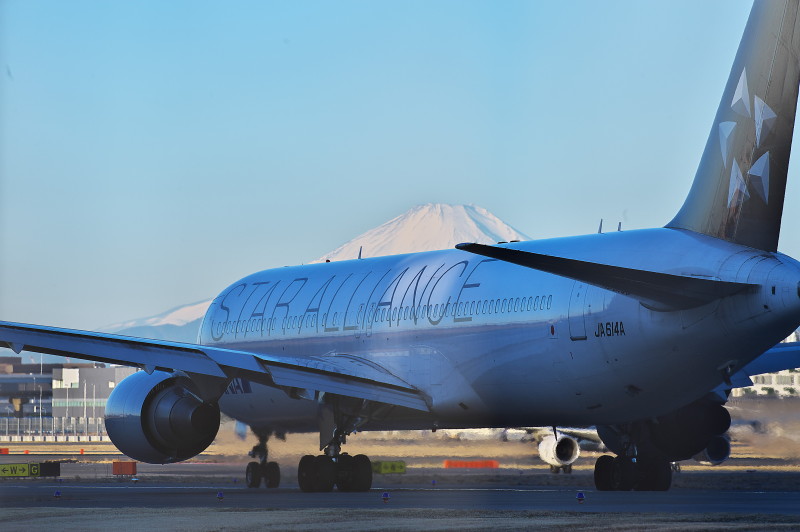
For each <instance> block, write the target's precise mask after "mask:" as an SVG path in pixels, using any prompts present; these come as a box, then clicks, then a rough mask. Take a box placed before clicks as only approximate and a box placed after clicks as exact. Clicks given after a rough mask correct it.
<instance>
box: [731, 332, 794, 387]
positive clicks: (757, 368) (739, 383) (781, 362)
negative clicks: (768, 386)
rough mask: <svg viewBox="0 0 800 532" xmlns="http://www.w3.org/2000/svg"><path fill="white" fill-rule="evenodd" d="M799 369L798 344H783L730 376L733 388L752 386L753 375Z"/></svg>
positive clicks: (769, 350)
mask: <svg viewBox="0 0 800 532" xmlns="http://www.w3.org/2000/svg"><path fill="white" fill-rule="evenodd" d="M795 368H800V342H783V343H780V344H778V345H776V346H775V347H772V348H770V349H768V350H767V351H765V352H764V353H763V354H762V355H761V356H759V357H758V358H757V359H755V360H754V361H752V362H750V363H749V364H748V365H746V366H745V367H743V368H742V369H741V370H739V371H737V372H736V373H734V374H733V375H732V376H731V383H732V384H733V387H734V388H745V387H747V386H752V385H753V381H752V380H751V379H750V377H752V376H753V375H761V374H762V373H775V372H776V371H782V370H784V369H795Z"/></svg>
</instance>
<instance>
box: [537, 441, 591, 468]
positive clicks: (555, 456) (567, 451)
mask: <svg viewBox="0 0 800 532" xmlns="http://www.w3.org/2000/svg"><path fill="white" fill-rule="evenodd" d="M580 455H581V449H580V446H579V445H578V440H576V439H575V438H571V437H570V436H567V435H566V434H560V433H559V434H558V436H557V437H556V436H545V437H544V438H542V441H540V442H539V457H541V459H542V460H544V461H545V462H546V463H547V464H549V465H550V466H552V467H556V468H557V467H564V466H570V465H572V463H573V462H575V460H577V459H578V457H579V456H580Z"/></svg>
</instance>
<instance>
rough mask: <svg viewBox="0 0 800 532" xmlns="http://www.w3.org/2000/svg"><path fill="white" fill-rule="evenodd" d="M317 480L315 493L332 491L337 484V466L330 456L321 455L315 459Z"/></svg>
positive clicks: (315, 479) (315, 480) (315, 481)
mask: <svg viewBox="0 0 800 532" xmlns="http://www.w3.org/2000/svg"><path fill="white" fill-rule="evenodd" d="M314 466H315V468H316V478H314V491H320V492H326V491H332V490H333V485H334V484H336V464H335V463H334V462H333V460H331V457H330V456H326V455H324V454H323V455H320V456H316V457H314Z"/></svg>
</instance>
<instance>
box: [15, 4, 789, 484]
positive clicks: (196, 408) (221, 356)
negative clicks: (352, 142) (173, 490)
mask: <svg viewBox="0 0 800 532" xmlns="http://www.w3.org/2000/svg"><path fill="white" fill-rule="evenodd" d="M799 1H800V0H780V1H778V0H769V1H767V0H756V2H755V4H754V6H753V9H752V12H751V14H750V17H749V19H748V22H747V26H746V28H745V31H744V35H743V37H742V40H741V43H740V45H739V49H738V52H737V54H736V58H735V60H734V63H733V68H732V70H731V73H730V77H729V79H728V81H727V83H726V85H725V88H724V92H723V95H722V100H721V102H720V104H719V107H718V111H717V114H716V117H715V119H714V122H713V125H712V128H711V132H710V135H709V137H708V141H707V143H706V146H705V151H704V152H703V155H702V158H701V160H700V164H699V167H698V170H697V173H696V175H695V178H694V182H693V184H692V186H691V189H690V191H689V194H688V196H687V198H686V200H685V203H684V204H683V206H682V207H681V209H680V210H679V212H678V213H677V214H676V216H675V217H674V218H673V219H672V220H671V221H669V222H668V223H667V224H666V225H665V226H664V227H660V228H653V229H642V230H631V231H617V232H607V233H600V234H589V235H585V236H576V237H565V238H556V239H547V240H538V241H527V242H509V243H502V244H498V245H482V244H475V243H464V244H460V245H458V246H456V248H457V249H450V250H441V251H433V252H424V253H412V254H405V255H396V256H389V257H376V258H369V259H366V258H359V259H354V260H349V261H336V262H329V263H321V264H311V265H305V266H295V267H286V268H280V269H271V270H266V271H262V272H258V273H254V274H252V275H249V276H247V277H245V278H243V279H241V280H239V281H236V282H235V283H233V284H231V285H230V286H229V287H228V288H226V289H225V290H223V291H222V292H221V293H220V294H219V295H218V296H217V297H216V298H215V299H214V301H213V303H212V305H211V306H210V307H209V309H208V312H207V314H206V315H205V318H204V320H203V324H202V327H201V331H200V333H199V338H198V342H197V343H196V344H190V343H177V342H166V341H155V340H145V339H139V338H132V337H125V336H119V335H113V334H103V333H96V332H88V331H78V330H70V329H61V328H54V327H47V326H40V325H29V324H21V323H13V322H0V345H5V346H8V347H10V348H11V349H13V350H14V351H15V352H17V353H19V352H20V351H22V350H26V351H32V352H39V353H49V354H55V355H62V356H70V357H79V358H82V359H87V360H95V361H100V362H107V363H115V364H126V365H130V366H135V367H139V368H142V369H143V370H144V371H139V372H137V373H135V374H133V375H131V376H130V377H127V378H126V379H124V380H123V381H122V382H121V383H119V384H118V385H117V386H116V387H115V389H114V391H113V393H112V394H111V397H110V398H109V400H108V403H107V418H106V428H107V432H108V435H109V437H110V438H111V439H112V441H113V442H114V444H115V445H116V446H117V447H118V448H119V450H120V451H122V452H123V453H124V454H126V455H128V456H129V457H131V458H134V459H136V460H140V461H143V462H149V463H171V462H177V461H180V460H186V459H188V458H191V457H192V456H195V455H197V454H198V453H200V452H202V451H203V450H204V449H205V448H206V447H207V446H208V445H209V444H210V443H211V442H212V440H213V439H214V437H215V435H216V433H217V430H218V428H219V420H220V412H223V413H225V414H226V415H228V416H230V417H232V418H234V419H236V420H239V421H241V422H243V423H245V424H247V425H249V426H250V427H251V428H252V429H253V431H254V432H255V433H256V434H257V435H258V438H259V441H258V444H257V445H256V446H255V448H254V449H253V452H252V454H253V455H254V456H256V457H258V458H259V461H258V462H255V461H254V462H251V463H250V464H248V466H247V470H246V476H247V482H248V485H250V486H259V485H260V483H261V481H262V480H264V481H265V482H266V484H267V486H270V487H275V486H278V485H279V483H280V469H279V467H278V464H276V463H275V462H272V461H269V459H268V449H267V442H268V439H269V437H270V436H271V435H284V434H286V433H292V432H319V447H320V451H321V453H320V454H308V455H305V456H303V458H302V459H301V460H300V463H299V466H298V484H299V486H300V489H301V490H303V491H305V492H325V491H330V490H332V489H333V488H334V486H336V487H337V488H338V489H339V490H341V491H365V490H368V489H370V487H371V484H372V472H371V466H370V460H369V458H368V457H367V456H365V455H363V454H356V455H351V454H349V453H346V452H343V451H342V448H343V446H344V445H345V444H346V443H347V441H348V438H349V437H351V436H352V435H354V434H356V433H357V432H359V431H365V430H399V429H414V430H425V429H440V428H441V429H445V428H452V429H459V428H479V427H498V428H503V427H530V426H571V427H581V426H596V427H597V430H598V433H599V435H600V437H601V438H602V440H603V442H604V444H605V445H606V447H608V448H609V449H610V450H611V451H612V452H613V453H614V455H613V456H612V455H609V454H604V455H602V456H600V457H599V458H598V460H597V462H596V464H595V469H594V481H595V486H596V488H597V489H598V490H631V489H635V490H646V491H660V490H667V489H669V487H670V484H671V480H672V470H671V467H670V463H671V462H674V461H677V460H682V459H687V458H690V457H692V456H694V455H696V454H698V453H700V452H703V451H704V450H706V449H708V448H709V447H710V446H713V445H714V444H715V442H716V441H718V439H719V437H720V436H721V435H723V434H724V433H725V432H726V431H727V429H728V427H729V426H730V414H729V413H728V411H727V410H726V409H725V408H724V406H723V405H724V404H725V400H726V398H727V395H728V393H729V391H730V389H731V388H732V387H733V386H734V382H733V381H734V378H735V377H736V376H737V375H738V374H739V372H740V371H742V370H743V369H744V368H746V366H747V365H748V364H750V363H752V362H753V361H757V360H762V359H770V360H773V361H774V360H778V359H780V358H781V357H784V358H792V357H795V356H796V354H797V353H798V350H800V348H798V346H797V345H796V344H794V345H787V344H783V345H782V346H781V347H780V350H781V351H780V353H777V355H776V356H777V358H775V357H773V355H775V349H777V348H774V346H775V345H776V344H777V343H778V342H779V341H780V340H781V339H783V338H785V337H787V336H788V335H789V334H790V333H791V332H792V331H794V330H795V329H796V328H797V327H798V325H800V263H798V262H797V261H796V260H794V259H792V258H790V257H788V256H786V255H784V254H782V253H779V252H778V251H777V244H778V237H779V233H780V225H781V215H782V210H783V201H784V194H785V189H786V178H787V168H788V164H789V153H790V148H791V141H792V134H793V128H794V118H795V111H796V105H797V96H798V83H799V82H800V65H799V64H798V56H800V38H799V37H798V36H800V17H799V16H798V3H799ZM784 355H788V357H786V356H784ZM789 367H794V366H789ZM350 439H352V438H350Z"/></svg>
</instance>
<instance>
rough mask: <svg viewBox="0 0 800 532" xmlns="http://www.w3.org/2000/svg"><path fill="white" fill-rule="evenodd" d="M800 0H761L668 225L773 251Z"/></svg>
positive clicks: (798, 53)
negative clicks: (684, 194)
mask: <svg viewBox="0 0 800 532" xmlns="http://www.w3.org/2000/svg"><path fill="white" fill-rule="evenodd" d="M798 4H800V1H799V0H756V2H755V4H754V5H753V9H752V11H751V13H750V18H749V19H748V21H747V26H746V27H745V31H744V35H743V36H742V41H741V43H740V44H739V50H738V52H737V53H736V59H735V60H734V63H733V68H732V69H731V73H730V77H729V78H728V83H727V85H726V86H725V92H724V93H723V95H722V101H721V102H720V105H719V108H718V110H717V115H716V117H715V119H714V125H713V127H712V128H711V134H710V135H709V137H708V141H707V142H706V148H705V151H704V152H703V156H702V159H701V160H700V165H699V167H698V169H697V174H696V175H695V178H694V182H693V184H692V188H691V190H690V192H689V196H688V197H687V198H686V201H685V203H684V204H683V207H682V208H681V210H680V211H679V212H678V214H677V216H675V218H674V219H673V220H672V221H671V222H670V223H669V224H667V227H671V228H679V229H688V230H691V231H695V232H698V233H703V234H707V235H710V236H714V237H717V238H721V239H724V240H727V241H729V242H733V243H736V244H741V245H745V246H750V247H753V248H757V249H763V250H766V251H776V250H777V247H778V237H779V235H780V225H781V215H782V213H783V199H784V194H785V191H786V173H787V169H788V166H789V152H790V149H791V144H792V133H793V130H794V119H795V111H796V108H797V94H798V83H800V12H799V10H798Z"/></svg>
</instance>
